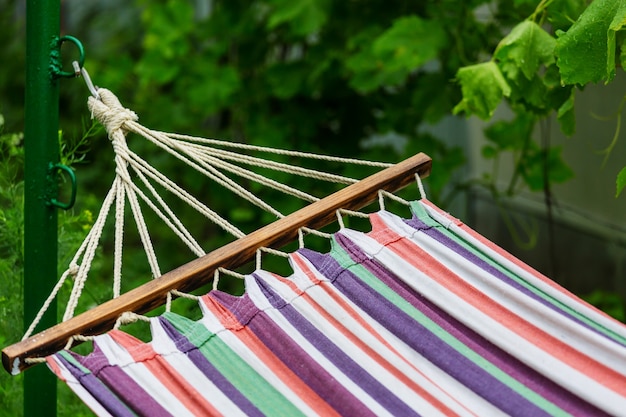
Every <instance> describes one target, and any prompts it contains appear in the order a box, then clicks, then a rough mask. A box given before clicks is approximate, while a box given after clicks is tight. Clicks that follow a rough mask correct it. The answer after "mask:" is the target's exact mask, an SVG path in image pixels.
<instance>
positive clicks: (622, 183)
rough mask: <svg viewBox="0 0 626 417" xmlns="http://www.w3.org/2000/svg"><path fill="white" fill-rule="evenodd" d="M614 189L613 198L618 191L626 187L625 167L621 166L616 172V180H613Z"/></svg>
mask: <svg viewBox="0 0 626 417" xmlns="http://www.w3.org/2000/svg"><path fill="white" fill-rule="evenodd" d="M615 185H616V191H615V198H617V197H619V195H620V193H621V192H622V190H623V189H624V187H626V167H624V168H622V170H621V171H620V172H619V174H617V180H616V181H615Z"/></svg>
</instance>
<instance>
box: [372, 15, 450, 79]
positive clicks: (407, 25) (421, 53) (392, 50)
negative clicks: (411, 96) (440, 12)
mask: <svg viewBox="0 0 626 417" xmlns="http://www.w3.org/2000/svg"><path fill="white" fill-rule="evenodd" d="M445 41H446V33H445V32H444V30H443V29H442V27H441V25H440V24H439V22H434V21H431V20H424V19H421V18H419V17H417V16H406V17H401V18H399V19H396V20H395V21H394V22H393V26H392V27H391V28H390V29H389V30H387V31H385V32H384V33H383V34H382V35H380V36H379V37H378V39H376V41H375V42H374V45H373V52H374V55H376V56H377V57H378V58H379V59H381V60H383V63H384V65H385V67H387V68H388V70H389V71H396V70H398V71H403V72H405V73H407V74H408V72H410V71H413V70H414V69H415V68H417V67H419V66H421V65H423V64H425V63H426V62H427V61H429V60H431V59H433V58H435V57H436V56H437V52H439V49H440V48H441V47H442V46H443V45H444V43H445Z"/></svg>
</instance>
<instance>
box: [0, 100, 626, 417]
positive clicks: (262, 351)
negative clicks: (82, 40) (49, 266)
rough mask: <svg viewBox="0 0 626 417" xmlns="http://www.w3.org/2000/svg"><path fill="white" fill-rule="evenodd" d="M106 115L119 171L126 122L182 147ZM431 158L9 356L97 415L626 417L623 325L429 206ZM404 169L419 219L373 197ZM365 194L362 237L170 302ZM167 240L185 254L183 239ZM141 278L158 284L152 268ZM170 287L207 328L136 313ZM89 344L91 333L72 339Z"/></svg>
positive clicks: (354, 234) (355, 204)
mask: <svg viewBox="0 0 626 417" xmlns="http://www.w3.org/2000/svg"><path fill="white" fill-rule="evenodd" d="M99 92H102V94H103V95H104V97H105V98H106V96H107V94H108V93H107V92H106V91H104V90H99ZM95 103H96V104H97V103H98V101H95ZM90 104H93V100H91V101H90ZM114 104H116V106H117V105H119V102H117V101H116V103H114ZM113 107H115V106H110V107H109V108H108V109H105V110H106V111H105V112H104V113H105V116H106V117H104V118H105V123H106V124H107V130H109V135H110V136H112V140H113V142H114V147H116V155H117V156H118V157H120V158H121V159H120V164H118V171H119V170H120V166H123V167H126V165H128V164H129V161H130V159H126V160H124V159H123V158H122V157H121V156H120V155H123V152H126V151H125V150H124V149H122V151H120V152H118V151H119V149H121V148H123V146H122V145H123V144H124V135H125V132H121V131H120V129H121V128H122V127H123V129H125V130H130V131H134V132H136V133H139V134H142V135H144V136H145V137H153V138H156V140H157V142H159V143H165V142H167V141H168V140H170V139H175V140H178V139H179V138H176V137H174V136H173V135H166V134H161V133H159V132H154V131H148V130H147V129H145V128H143V127H142V126H140V125H138V124H136V123H135V122H134V120H135V119H136V116H135V115H134V114H131V113H132V112H129V111H128V110H126V109H123V108H122V107H121V105H120V106H118V107H119V108H118V109H115V108H113ZM113 110H115V111H113ZM92 111H93V108H92ZM107 112H108V113H107ZM111 125H114V127H113V128H111ZM112 131H113V133H112ZM114 138H116V139H115V140H117V142H116V141H115V140H114ZM179 146H182V144H181V143H179V142H176V147H179ZM178 149H181V148H178ZM127 155H131V154H130V153H127ZM131 159H132V157H131ZM426 162H428V161H425V160H424V157H423V156H420V155H417V156H416V157H414V158H411V159H410V160H408V161H405V162H403V163H401V164H398V165H397V166H395V167H391V168H388V169H387V170H385V171H382V172H381V173H379V174H376V175H374V176H372V177H370V178H367V179H365V180H362V181H360V182H357V183H355V184H353V185H351V186H348V187H347V188H345V189H343V190H342V191H340V192H339V193H336V194H333V195H331V196H329V197H327V198H325V199H322V200H319V201H317V200H316V199H314V200H315V201H314V202H313V203H312V204H311V205H309V206H308V207H306V208H305V209H303V210H301V211H300V212H296V213H294V214H293V215H290V216H286V217H284V218H281V219H280V220H278V221H277V222H275V223H274V224H271V225H269V226H266V227H264V228H263V229H260V230H259V231H257V232H255V233H252V234H250V235H248V236H242V237H240V239H238V240H237V241H235V242H233V243H232V244H229V245H226V246H225V247H224V248H221V249H219V250H217V251H215V252H212V253H210V254H209V255H206V256H203V257H201V258H200V259H198V260H197V261H193V262H192V263H191V264H189V265H186V266H183V267H181V269H180V270H178V272H177V271H173V272H172V273H168V274H165V275H163V276H161V277H160V278H158V279H155V280H154V281H152V282H150V283H149V284H146V285H145V286H144V287H140V288H138V289H136V290H133V291H131V292H128V293H125V294H121V295H119V294H117V295H119V297H117V298H116V299H114V300H112V301H110V302H108V303H105V304H103V305H101V306H98V307H96V308H95V309H93V310H92V311H89V312H87V313H85V314H86V315H87V316H88V318H87V319H84V318H81V317H82V316H77V317H74V318H70V317H71V315H72V314H73V307H70V309H69V310H68V311H69V313H67V312H66V316H69V317H66V320H67V321H65V322H64V323H61V324H59V325H58V326H56V327H55V328H52V329H50V330H48V331H44V332H43V333H41V334H40V335H36V336H33V337H31V338H29V339H26V340H24V341H23V342H21V343H19V344H16V345H14V346H11V347H8V348H6V349H5V350H4V351H3V364H4V366H5V368H7V369H9V370H13V371H14V372H19V370H21V369H23V368H25V367H26V366H28V365H29V364H31V363H32V360H31V361H30V362H28V361H26V360H23V359H24V358H27V357H29V356H37V355H42V356H47V357H46V359H45V361H46V362H47V364H48V366H49V367H50V369H51V370H52V371H53V372H54V373H55V374H56V375H57V376H58V377H59V378H60V379H62V380H63V381H65V382H66V383H67V384H68V385H69V387H70V388H71V389H72V390H73V391H74V392H75V393H76V394H77V395H78V396H79V397H80V398H81V399H82V400H83V401H84V402H85V403H86V404H87V405H88V406H89V407H90V408H91V409H92V410H93V411H94V412H95V413H96V414H98V415H100V416H109V415H111V416H135V415H143V416H167V415H173V416H177V417H178V416H205V415H227V416H231V415H269V416H276V415H284V416H297V415H321V416H331V415H349V416H353V415H358V416H367V415H389V416H411V415H428V416H431V415H477V416H492V415H493V416H496V415H519V416H531V415H532V416H537V415H590V416H601V415H626V326H624V325H623V324H621V323H619V322H617V321H615V320H613V319H611V318H610V317H608V316H607V315H605V314H604V313H602V312H599V311H598V310H596V309H595V308H593V307H591V306H589V305H588V304H586V303H585V302H583V301H582V300H580V299H578V298H577V297H576V296H574V295H572V294H570V293H569V292H567V291H566V290H565V289H563V288H561V287H560V286H558V285H557V284H555V283H553V282H552V281H550V280H549V279H548V278H546V277H544V276H542V275H541V274H539V273H538V272H537V271H534V270H533V269H532V268H530V267H529V266H527V265H525V264H523V263H522V262H521V261H519V260H517V259H515V258H514V257H513V256H511V255H510V254H508V253H506V252H505V251H503V250H502V249H500V248H498V247H497V246H496V245H494V244H493V243H491V242H489V241H488V240H486V239H485V238H483V237H481V236H480V235H479V234H477V233H476V232H474V231H473V230H471V229H470V228H468V227H467V226H466V225H464V224H462V223H461V222H460V221H459V220H457V219H455V218H453V217H451V216H450V215H448V214H446V213H444V212H442V211H441V210H440V209H438V208H437V207H435V206H434V205H433V204H432V203H431V202H429V201H427V200H426V198H425V196H424V192H423V188H422V187H421V182H420V180H419V175H416V174H422V175H423V174H425V172H426V171H427V170H428V168H429V165H424V164H425V163H426ZM137 166H139V165H137ZM148 171H149V169H148V168H146V171H142V172H148ZM118 174H120V173H119V172H118ZM120 175H121V177H122V178H127V177H128V172H127V171H124V170H123V169H122V172H121V174H120ZM146 175H147V174H146ZM155 175H156V174H155ZM414 176H415V177H416V178H417V181H418V185H419V186H420V192H421V197H422V198H421V199H420V200H419V201H413V202H406V201H404V200H402V199H400V198H397V197H395V198H394V199H396V200H398V201H400V202H403V203H405V204H407V205H408V206H409V207H410V209H411V212H412V214H413V217H412V218H410V219H403V218H401V217H399V216H398V215H396V214H393V213H392V212H390V211H387V210H386V209H385V207H384V198H383V197H384V196H385V195H388V194H386V193H382V192H381V193H377V192H376V191H377V190H378V189H385V190H388V191H394V190H396V189H397V188H399V187H401V186H404V185H406V184H407V183H408V182H410V179H411V178H413V177H414ZM116 181H117V180H116ZM114 184H115V183H114ZM120 184H121V183H120ZM120 187H121V185H120ZM125 187H126V188H125V190H126V191H124V192H132V190H133V188H132V187H130V186H129V185H128V184H127V185H125ZM135 191H136V192H137V193H138V194H139V195H141V192H140V191H139V190H138V189H136V190H135ZM124 192H121V191H119V189H117V191H115V192H112V193H111V194H110V195H112V196H115V195H117V196H120V193H122V194H121V195H122V196H123V195H124ZM365 194H367V195H368V196H367V198H366V197H365ZM371 195H378V196H379V197H380V199H379V201H380V210H379V211H378V212H376V213H372V214H369V215H366V217H368V218H369V221H370V223H371V227H372V230H371V231H370V232H367V233H366V232H360V231H357V230H351V229H349V228H346V227H345V226H344V225H343V223H342V222H341V216H339V223H340V229H339V231H337V232H335V233H334V234H332V235H324V234H322V235H324V236H326V237H328V238H329V239H330V240H331V250H330V251H329V252H328V253H318V252H314V251H312V250H310V249H307V248H305V247H304V245H303V244H302V242H301V245H300V246H301V247H300V249H298V250H296V251H294V252H292V253H289V254H287V255H286V256H288V258H289V261H290V264H291V267H292V269H293V274H292V275H291V276H289V277H281V276H278V275H276V274H274V273H272V272H269V271H265V270H263V269H262V267H261V265H260V262H258V263H257V269H256V270H255V271H254V272H252V273H250V274H248V275H245V277H244V280H245V293H244V295H242V296H233V295H230V294H227V293H225V292H222V291H219V290H217V289H214V290H212V291H210V292H209V293H208V294H205V295H202V296H192V295H186V294H185V293H183V292H181V291H191V290H192V289H193V288H194V287H198V286H199V285H201V284H202V283H205V282H207V281H208V280H210V278H211V276H213V274H212V273H213V272H215V271H217V272H216V274H217V273H219V271H222V272H224V273H226V272H227V271H226V270H224V269H222V268H230V267H234V266H235V265H237V264H238V263H241V262H242V261H245V260H247V259H248V258H250V257H251V256H254V254H255V253H256V252H257V251H258V250H259V248H261V247H265V246H268V247H269V246H271V245H275V244H277V243H284V242H285V240H288V239H293V238H294V237H295V236H297V235H298V233H299V232H300V231H301V230H303V228H304V227H307V228H317V227H321V225H323V224H325V223H327V221H328V220H329V218H330V217H332V216H334V214H335V212H336V211H337V210H338V209H340V208H342V207H343V208H346V209H347V210H348V211H345V210H344V211H343V212H344V213H347V214H353V215H358V213H353V212H351V211H350V210H356V209H359V208H360V207H362V206H363V205H365V204H367V203H368V202H369V201H370V197H371ZM112 199H113V197H111V201H110V202H109V203H108V204H109V206H110V205H112V204H113V203H112ZM164 211H165V212H167V213H169V212H168V211H167V209H165V210H164ZM303 213H304V214H303ZM209 214H210V213H209ZM361 215H363V214H361ZM164 217H167V216H164ZM279 217H280V216H279ZM94 228H95V226H94ZM176 230H179V231H180V234H181V235H182V236H184V237H185V239H187V241H188V242H189V245H188V246H190V248H191V249H192V250H194V249H193V248H195V247H196V245H195V244H194V242H193V241H192V239H190V238H188V237H187V236H188V235H187V233H186V232H187V231H186V229H184V227H182V226H176ZM306 230H310V229H306ZM235 234H237V232H235ZM183 240H184V239H183ZM253 242H254V243H253ZM145 246H146V247H150V245H148V244H145ZM267 250H269V249H267ZM196 252H201V249H198V250H196ZM200 255H201V253H200ZM90 256H91V255H90ZM76 268H77V267H76ZM76 268H75V269H76ZM80 268H83V265H81V267H80ZM80 268H77V269H78V270H80ZM151 268H152V270H153V274H154V275H155V277H159V275H160V273H159V270H158V265H156V264H154V265H153V264H151ZM116 269H117V267H116ZM74 273H78V274H79V275H80V274H81V273H82V272H81V271H78V272H77V271H74ZM85 274H86V272H85ZM216 276H217V275H216ZM117 288H118V290H117V291H118V292H119V286H117ZM174 290H177V291H174ZM172 294H174V295H176V296H185V297H188V298H193V299H195V300H196V301H197V303H198V305H199V307H200V309H201V311H202V318H201V319H200V320H198V321H192V320H190V319H187V318H185V317H182V316H180V315H177V314H175V313H172V312H170V311H167V312H166V313H164V314H162V315H160V316H158V317H144V316H140V315H138V314H135V313H141V312H143V311H147V310H149V309H150V308H151V307H154V306H155V305H157V304H158V303H163V300H164V299H165V296H166V295H167V296H168V300H169V299H170V298H171V296H172ZM127 311H134V312H135V313H127ZM133 320H144V321H147V322H148V323H149V325H150V330H151V341H150V342H149V343H144V342H142V341H141V340H138V339H136V338H134V337H132V336H130V335H129V334H126V333H124V332H123V331H121V330H120V329H118V328H117V326H116V328H115V329H114V330H111V331H108V332H106V330H108V329H110V327H111V326H112V324H113V323H114V322H116V321H117V323H118V324H120V323H125V322H126V321H133ZM102 332H104V333H103V334H99V333H102ZM91 334H98V335H96V336H92V337H85V336H79V335H91ZM68 339H70V342H69V343H67V340H68ZM87 339H89V340H92V341H93V351H92V353H90V354H88V355H86V356H82V355H79V354H77V353H75V352H72V351H71V350H69V348H70V347H71V342H72V340H87ZM66 344H67V346H66V347H67V349H62V347H63V346H64V345H66Z"/></svg>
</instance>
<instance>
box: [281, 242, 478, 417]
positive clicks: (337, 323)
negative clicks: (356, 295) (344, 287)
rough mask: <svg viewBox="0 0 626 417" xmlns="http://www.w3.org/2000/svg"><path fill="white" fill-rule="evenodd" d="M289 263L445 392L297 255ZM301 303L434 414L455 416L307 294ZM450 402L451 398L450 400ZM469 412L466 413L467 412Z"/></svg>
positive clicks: (381, 341)
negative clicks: (422, 400)
mask: <svg viewBox="0 0 626 417" xmlns="http://www.w3.org/2000/svg"><path fill="white" fill-rule="evenodd" d="M292 259H293V260H294V262H295V263H296V265H298V267H299V268H300V269H301V270H302V272H304V273H305V274H306V276H307V277H308V278H309V279H310V280H311V281H312V282H314V283H315V282H319V287H320V288H321V289H322V290H323V291H324V292H325V293H326V295H328V296H329V297H330V298H331V299H332V300H333V301H334V302H335V303H337V304H338V305H339V306H340V307H341V309H342V310H343V311H344V312H345V313H347V314H348V315H349V316H350V317H351V318H352V319H353V320H354V321H356V322H357V323H358V324H359V325H361V326H362V327H363V328H364V329H365V330H366V331H367V332H368V333H370V334H371V335H372V336H374V337H375V338H376V339H378V341H379V342H380V343H382V344H383V345H384V346H385V347H386V348H387V349H389V350H390V351H391V352H392V353H394V354H395V355H396V356H398V357H400V358H401V359H402V360H403V361H404V362H405V363H406V364H407V365H409V366H410V367H412V368H413V369H415V370H416V371H417V372H418V373H419V374H420V375H422V376H423V377H424V379H426V380H428V381H430V382H431V383H432V384H433V386H436V387H438V388H440V389H441V391H442V392H445V391H444V390H443V389H442V388H441V387H439V386H438V385H437V384H435V383H434V382H433V381H432V380H430V378H428V377H427V376H426V375H424V374H422V373H421V372H420V371H419V370H418V369H417V368H416V367H415V366H413V364H412V363H410V362H409V361H407V360H406V358H404V357H403V356H402V355H401V354H400V353H399V352H398V351H396V349H395V348H394V347H393V346H392V345H391V344H389V343H388V342H387V341H386V340H385V339H384V338H383V337H382V336H381V335H380V334H379V333H378V332H376V330H375V329H374V328H373V327H372V326H371V325H370V324H369V323H367V321H365V320H364V319H363V317H361V316H360V315H359V313H358V312H357V311H356V310H355V309H353V308H352V307H351V306H350V305H349V304H348V303H346V302H345V300H343V299H342V298H341V297H340V296H339V295H338V294H337V293H336V292H335V291H333V290H331V289H332V288H334V287H332V285H331V284H329V283H328V282H326V281H320V280H319V279H318V278H317V277H316V275H315V272H314V271H312V270H311V269H310V268H309V266H308V265H307V263H306V262H304V261H303V260H302V258H301V257H300V255H298V254H297V253H294V254H292ZM280 280H281V281H284V282H285V283H287V284H288V285H290V286H292V285H295V284H294V283H293V282H292V281H290V280H286V279H284V278H280ZM302 299H303V300H305V301H306V302H307V303H308V304H309V305H310V306H311V307H312V308H313V309H315V311H316V312H317V313H318V314H319V315H320V316H322V317H323V318H324V319H325V320H326V321H328V323H329V324H331V325H332V326H333V327H334V328H335V329H337V330H338V331H339V332H340V333H341V334H343V335H344V336H346V337H347V338H348V340H350V341H351V342H352V343H353V344H354V345H356V346H357V347H358V348H359V349H361V351H363V353H365V354H366V355H367V356H369V357H370V358H371V359H372V360H374V361H375V362H376V363H378V364H379V365H381V366H382V367H383V368H385V369H386V370H387V371H389V373H391V374H392V375H393V376H394V377H396V378H397V379H399V380H400V381H402V382H403V383H404V384H405V385H407V386H408V387H409V388H411V389H412V390H413V391H415V393H416V394H418V395H419V396H421V397H422V398H424V399H425V400H426V401H428V402H429V403H430V404H431V405H432V406H434V407H435V408H436V409H437V410H439V411H440V412H441V413H443V414H444V415H448V416H456V415H458V414H456V413H455V412H454V411H453V410H451V409H450V408H448V407H447V406H446V405H445V404H444V403H442V402H441V401H440V400H439V399H437V398H436V397H434V396H433V395H432V394H430V393H429V392H428V391H426V390H424V388H422V387H421V386H420V385H418V384H417V383H415V382H414V381H412V380H411V379H410V378H409V377H407V376H406V375H405V374H404V373H402V372H400V371H399V370H398V369H397V368H396V367H395V366H393V365H392V364H391V363H390V362H389V361H388V360H386V359H385V358H384V357H383V356H381V355H380V354H379V353H378V352H376V351H375V350H374V349H372V348H371V347H370V346H368V345H367V344H366V343H365V342H363V341H362V340H361V339H360V338H359V337H357V336H356V335H355V334H354V333H352V332H351V331H350V330H349V329H348V328H347V327H346V326H344V325H343V324H342V323H341V322H340V321H339V320H337V319H336V318H335V317H334V316H333V315H331V314H329V313H328V311H327V310H326V309H324V308H323V307H322V306H320V305H319V304H318V303H317V302H316V301H315V300H314V299H313V298H311V296H310V295H309V294H307V293H306V292H304V293H302ZM451 399H452V398H451ZM468 411H469V410H468Z"/></svg>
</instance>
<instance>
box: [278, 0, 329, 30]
mask: <svg viewBox="0 0 626 417" xmlns="http://www.w3.org/2000/svg"><path fill="white" fill-rule="evenodd" d="M270 3H271V5H272V6H273V10H272V12H271V14H270V16H269V18H268V21H267V27H268V28H269V29H274V28H276V27H277V26H279V25H282V24H287V25H288V26H289V28H290V30H291V33H293V34H294V35H298V36H306V35H309V34H312V33H316V32H318V31H319V30H320V29H321V28H322V26H324V24H325V23H326V20H327V17H328V16H327V11H326V8H327V2H326V1H325V0H273V1H271V2H270Z"/></svg>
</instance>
